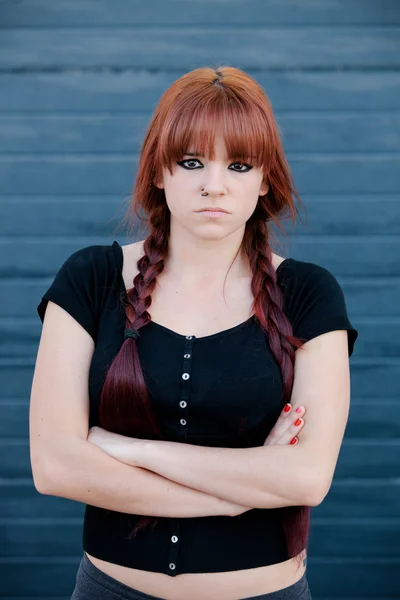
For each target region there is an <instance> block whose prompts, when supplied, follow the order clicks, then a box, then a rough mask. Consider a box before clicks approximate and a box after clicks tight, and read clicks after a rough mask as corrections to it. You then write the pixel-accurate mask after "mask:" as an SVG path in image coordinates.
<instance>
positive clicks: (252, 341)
mask: <svg viewBox="0 0 400 600" xmlns="http://www.w3.org/2000/svg"><path fill="white" fill-rule="evenodd" d="M122 265H123V253H122V248H121V246H120V245H119V244H118V242H117V241H114V242H113V244H112V245H103V246H102V245H93V246H88V247H85V248H82V249H80V250H78V251H77V252H74V253H73V254H72V255H71V256H70V257H69V258H68V259H67V260H66V261H65V262H64V264H63V265H62V266H61V268H60V269H59V271H58V273H57V274H56V276H55V279H54V281H53V283H52V285H51V286H50V288H49V289H48V290H47V292H46V293H45V294H44V296H43V298H42V300H41V302H40V304H39V306H38V307H37V311H38V314H39V316H40V318H41V320H42V321H43V319H44V314H45V310H46V305H47V301H48V300H52V301H53V302H55V303H57V304H59V305H60V306H61V307H62V308H64V309H65V310H66V311H68V313H70V314H71V315H72V316H73V317H74V318H75V319H76V321H78V322H79V323H80V324H81V325H82V327H84V328H85V329H86V331H88V333H89V334H90V335H91V336H92V338H93V340H94V341H95V351H94V355H93V358H92V363H91V367H90V373H89V396H90V417H89V427H92V426H94V425H99V422H98V407H99V399H100V394H101V390H102V386H103V383H104V379H105V373H106V370H107V367H108V366H109V365H110V364H111V361H112V359H113V358H114V356H115V355H116V354H117V352H118V350H119V348H120V347H121V345H122V343H123V341H124V329H125V312H124V309H123V306H122V304H121V303H120V300H119V295H120V293H121V291H122V292H124V293H126V289H125V285H124V281H123V278H122ZM277 280H278V284H279V286H280V287H281V289H282V291H283V292H284V304H283V310H284V312H285V314H286V315H287V316H288V318H289V320H290V322H291V323H292V326H293V334H294V335H296V336H299V337H302V338H305V339H307V340H309V339H311V338H314V337H316V336H318V335H320V334H322V333H326V332H328V331H332V330H335V329H347V330H348V348H349V355H351V354H352V351H353V344H354V342H355V340H356V339H357V336H358V332H357V331H356V330H355V329H354V328H353V327H352V325H351V323H350V321H349V319H348V316H347V311H346V304H345V299H344V296H343V291H342V289H341V287H340V285H339V283H338V282H337V280H336V278H335V277H334V276H333V275H332V274H331V273H330V272H329V271H328V270H327V269H325V268H324V267H321V266H319V265H316V264H314V263H310V262H303V261H300V260H296V259H294V258H287V259H285V260H284V261H283V262H282V263H281V264H280V265H279V267H278V269H277ZM136 343H137V347H138V352H139V357H140V361H141V365H142V368H143V373H144V378H145V382H146V385H147V387H148V390H149V395H150V399H151V401H152V402H154V405H155V407H156V410H157V416H158V420H159V422H160V425H161V427H162V428H163V438H164V439H165V440H169V441H176V442H181V443H187V444H196V445H203V446H213V447H230V448H233V447H236V448H237V447H255V446H261V445H263V443H264V441H265V438H266V437H267V436H268V434H269V432H270V431H271V429H272V427H273V426H274V424H275V422H276V420H277V418H278V416H279V414H280V411H281V409H282V405H281V402H282V378H281V373H280V369H279V367H278V365H277V363H276V361H275V358H274V356H273V355H272V353H271V350H270V348H269V345H268V343H267V339H266V336H265V335H264V333H263V331H262V329H261V328H260V326H259V325H258V323H257V322H256V320H255V316H254V315H253V316H252V317H250V318H249V319H247V320H246V321H244V322H243V323H240V324H239V325H236V326H234V327H230V328H229V329H225V330H223V331H220V332H218V333H214V334H211V335H207V336H202V337H196V336H195V335H189V336H185V335H181V334H179V333H177V332H175V331H172V330H171V329H168V328H167V327H164V326H163V325H160V324H158V323H155V322H154V321H151V322H150V323H149V324H148V325H146V326H145V327H143V328H141V330H140V338H139V339H138V340H137V341H136ZM185 374H186V375H185ZM244 415H245V416H246V419H245V421H244V422H245V427H244V430H243V431H242V435H239V434H238V431H239V428H240V425H241V423H242V419H243V416H244ZM280 510H281V509H280V508H275V509H259V508H256V509H252V510H249V511H247V512H245V513H243V514H241V515H238V516H236V517H230V516H209V517H196V518H182V519H180V518H167V517H158V519H159V522H158V524H157V526H156V527H155V529H154V530H152V529H151V528H147V529H145V530H143V531H139V533H138V534H137V535H136V537H134V538H132V539H127V536H128V533H129V532H130V531H131V530H132V526H133V525H134V524H135V523H136V522H137V520H138V519H140V518H141V515H134V516H133V517H132V515H128V514H123V513H119V512H114V511H106V510H105V509H102V508H98V507H95V506H91V505H86V510H85V518H84V531H83V548H84V550H86V551H87V552H88V553H89V554H92V555H93V556H96V557H98V558H100V559H103V560H106V561H109V562H112V563H117V564H120V565H124V566H127V567H133V568H136V569H142V570H145V571H156V572H159V573H165V574H168V575H171V576H176V575H178V574H181V573H203V572H220V571H233V570H239V569H250V568H255V567H261V566H265V565H270V564H275V563H279V562H282V561H285V560H288V559H289V558H290V557H289V555H288V553H287V549H286V544H285V538H284V533H283V530H282V525H281V520H280V517H279V513H280ZM121 515H122V516H121ZM135 517H137V519H135ZM128 519H130V522H129V524H128Z"/></svg>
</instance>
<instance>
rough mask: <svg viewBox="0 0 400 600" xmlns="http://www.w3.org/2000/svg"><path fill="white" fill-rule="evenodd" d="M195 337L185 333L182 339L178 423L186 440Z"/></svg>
mask: <svg viewBox="0 0 400 600" xmlns="http://www.w3.org/2000/svg"><path fill="white" fill-rule="evenodd" d="M195 339H196V337H195V336H194V335H187V336H186V337H185V341H184V348H183V365H182V375H181V377H182V386H181V395H180V399H179V414H180V418H179V423H180V426H181V433H182V436H181V437H182V438H183V439H184V440H187V428H188V409H189V407H188V399H189V395H190V386H191V374H192V355H193V342H194V340H195Z"/></svg>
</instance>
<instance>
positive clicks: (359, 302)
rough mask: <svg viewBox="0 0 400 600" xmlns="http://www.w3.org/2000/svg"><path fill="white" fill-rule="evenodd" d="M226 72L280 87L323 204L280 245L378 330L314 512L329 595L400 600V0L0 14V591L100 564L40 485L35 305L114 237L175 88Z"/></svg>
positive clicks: (315, 547)
mask: <svg viewBox="0 0 400 600" xmlns="http://www.w3.org/2000/svg"><path fill="white" fill-rule="evenodd" d="M216 63H219V64H229V65H232V66H237V67H240V68H242V69H244V70H245V71H247V72H248V73H249V74H251V75H253V76H254V77H255V78H256V79H257V80H258V81H259V82H260V83H261V84H262V85H263V87H264V89H265V90H266V92H267V94H268V95H269V97H270V99H271V102H272V105H273V108H274V110H275V114H276V117H277V120H278V122H279V125H280V128H281V131H282V135H283V141H284V147H285V150H286V153H287V157H288V160H289V163H290V165H291V168H292V171H293V174H294V177H295V181H296V184H297V188H298V190H299V192H300V195H301V197H302V200H303V202H304V203H305V205H306V206H307V209H308V219H309V220H308V224H307V223H305V215H304V214H303V223H302V224H300V225H299V226H298V227H297V228H296V235H290V232H291V231H292V230H291V228H290V227H289V226H288V232H289V240H290V242H289V244H288V243H287V241H285V252H282V250H281V251H280V252H279V249H277V251H278V252H279V253H280V254H281V255H284V256H294V257H295V258H298V259H300V260H309V261H312V262H316V263H318V264H321V265H323V266H325V267H327V268H328V269H330V270H331V271H332V272H333V273H334V274H335V275H336V276H337V278H338V280H339V282H340V283H341V285H342V286H343V289H344V292H345V295H346V301H347V305H348V311H349V316H350V318H351V320H352V322H353V323H354V326H355V327H356V328H358V329H359V331H360V336H359V339H358V341H357V344H356V348H355V352H354V355H353V356H352V358H351V377H352V405H351V413H350V419H349V423H348V427H347V431H346V435H345V440H344V444H343V448H342V451H341V454H340V458H339V463H338V466H337V471H336V474H335V478H334V482H333V485H332V488H331V490H330V493H329V495H328V497H327V498H326V499H325V501H324V502H323V504H322V505H320V506H319V507H317V508H315V509H314V510H313V521H312V531H311V544H310V556H309V569H308V578H309V581H310V587H311V590H312V592H313V598H314V599H315V600H322V599H325V600H328V599H330V600H336V599H339V598H340V599H345V598H347V599H350V598H351V599H352V600H356V599H357V600H364V599H374V600H378V599H379V600H385V599H389V598H395V597H397V598H400V584H399V578H398V572H399V567H400V551H399V539H400V502H399V496H400V494H399V492H400V452H399V445H400V444H399V440H400V438H399V431H400V419H399V396H400V361H399V357H400V303H399V300H400V240H399V232H400V206H399V191H400V168H399V167H400V159H399V156H400V155H399V150H400V112H399V111H400V71H399V67H400V5H399V2H397V1H396V0H336V1H333V0H320V1H317V2H316V1H315V0H302V1H299V2H296V1H293V0H280V1H279V2H277V1H274V0H252V1H251V0H242V1H239V0H237V1H235V0H230V2H225V1H222V0H221V1H219V0H203V1H202V2H188V1H187V0H170V1H169V2H162V1H161V0H147V1H146V2H135V1H128V0H125V1H124V0H113V2H106V1H105V0H98V1H95V0H80V1H78V0H58V1H57V2H51V0H32V1H31V2H28V1H23V0H22V1H19V2H14V1H11V0H9V1H2V2H1V3H0V293H1V305H0V311H1V312H0V328H1V343H0V353H1V354H0V375H1V386H0V453H1V463H0V492H1V498H0V504H1V505H0V523H1V527H0V565H1V572H2V577H1V584H0V598H3V599H4V598H21V599H22V598H24V599H25V600H28V599H33V598H53V600H55V599H56V598H57V599H58V600H63V599H65V600H66V599H67V598H69V596H70V594H71V591H72V589H73V586H74V580H75V575H76V570H77V566H78V563H79V559H80V556H81V530H82V514H83V506H82V505H81V504H79V503H77V502H73V501H70V500H66V499H62V498H56V497H48V496H47V497H46V496H42V495H40V494H39V493H38V492H37V491H36V490H35V488H34V486H33V483H32V476H31V468H30V459H29V444H28V433H29V432H28V416H29V396H30V388H31V382H32V375H33V369H34V363H35V356H36V351H37V345H38V340H39V335H40V328H41V324H40V321H39V318H38V316H37V314H36V306H37V304H38V302H39V300H40V297H41V295H42V293H43V292H44V291H45V289H47V287H48V285H49V283H50V282H51V281H52V279H53V277H54V274H55V272H56V270H57V269H58V268H59V267H60V266H61V264H62V262H63V261H64V260H65V258H66V257H67V256H68V255H69V254H71V253H72V252H74V251H75V250H77V249H79V248H82V247H84V246H86V245H89V244H97V243H111V241H112V240H113V239H114V235H113V231H114V228H115V227H116V226H117V225H118V223H119V220H120V218H121V217H122V214H123V212H122V211H123V205H124V202H125V199H126V198H127V196H128V195H129V193H130V191H131V189H132V185H133V181H134V175H135V170H136V164H137V159H138V155H137V151H138V148H139V146H140V143H141V140H142V135H143V132H144V128H145V126H146V124H147V121H148V118H149V116H150V113H151V111H152V110H153V109H154V107H155V105H156V103H157V102H158V99H159V97H160V95H161V94H162V92H163V91H164V90H165V89H166V88H167V87H168V86H169V85H170V84H171V83H172V82H173V81H174V80H175V79H177V78H178V77H179V76H181V75H182V74H183V73H185V72H187V71H189V70H191V69H194V68H197V67H199V66H203V65H211V66H213V65H215V64H216ZM117 239H119V241H120V243H128V241H129V240H127V239H126V238H124V237H122V236H117Z"/></svg>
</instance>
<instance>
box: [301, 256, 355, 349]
mask: <svg viewBox="0 0 400 600" xmlns="http://www.w3.org/2000/svg"><path fill="white" fill-rule="evenodd" d="M298 264H299V266H300V268H299V270H298V272H297V274H296V285H295V288H296V289H295V290H294V291H293V296H292V303H291V304H292V305H291V310H290V312H291V315H292V317H291V319H290V320H291V323H292V326H293V335H294V336H296V337H300V338H303V339H306V340H307V341H309V340H311V339H313V338H315V337H317V336H318V335H321V334H323V333H327V332H328V331H334V330H340V329H346V330H347V340H348V351H349V356H351V355H352V353H353V349H354V343H355V341H356V339H357V337H358V331H357V330H356V329H355V328H354V327H353V325H352V324H351V322H350V320H349V317H348V314H347V307H346V301H345V297H344V293H343V290H342V288H341V286H340V284H339V282H338V281H337V279H336V278H335V277H334V275H333V274H332V273H331V272H330V271H328V269H325V268H324V267H322V266H320V265H316V264H314V263H307V262H302V261H298Z"/></svg>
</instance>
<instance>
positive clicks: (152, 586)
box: [30, 67, 358, 600]
mask: <svg viewBox="0 0 400 600" xmlns="http://www.w3.org/2000/svg"><path fill="white" fill-rule="evenodd" d="M293 195H295V196H296V198H297V199H299V197H298V194H297V192H296V191H295V188H294V185H293V182H292V178H291V174H290V171H289V167H288V164H287V162H286V159H285V156H284V152H283V149H282V144H281V141H280V137H279V133H278V127H277V125H276V123H275V120H274V116H273V112H272V109H271V106H270V103H269V101H268V99H267V96H266V95H265V93H264V91H263V90H262V89H261V87H260V86H259V85H258V84H257V83H256V82H255V81H254V80H253V79H252V78H251V77H249V76H248V75H247V74H246V73H244V72H243V71H241V70H240V69H236V68H233V67H221V68H218V69H216V70H214V69H212V68H200V69H196V70H194V71H192V72H190V73H187V74H185V75H184V76H183V77H181V78H180V79H178V80H177V81H176V82H175V83H174V84H173V85H172V86H171V87H170V88H169V89H168V90H167V91H166V92H165V93H164V95H163V96H162V98H161V100H160V102H159V105H158V106H157V108H156V111H155V114H154V116H153V118H152V120H151V122H150V125H149V127H148V130H147V132H146V135H145V138H144V142H143V147H142V151H141V155H140V162H139V167H138V173H137V180H136V185H135V190H134V194H133V198H132V204H131V206H130V208H129V212H128V214H127V217H128V220H129V222H130V223H131V225H132V226H134V225H136V219H142V218H145V220H146V224H147V227H148V233H147V236H146V237H145V239H143V240H141V241H138V242H135V243H132V244H128V245H125V246H121V245H120V244H119V243H118V242H117V241H114V242H113V244H111V245H104V246H101V245H93V246H88V247H86V248H83V249H80V250H78V251H76V252H75V253H74V254H72V255H71V256H70V257H69V258H68V259H67V260H66V261H65V263H64V264H63V265H62V267H61V268H60V270H59V271H58V273H57V275H56V277H55V279H54V281H53V283H52V285H51V286H50V288H49V289H48V290H47V292H46V293H45V294H44V296H43V298H42V300H41V302H40V304H39V306H38V313H39V315H40V318H41V319H42V321H43V328H42V335H41V340H40V345H39V349H38V355H37V362H36V367H35V373H34V378H33V384H32V396H31V408H30V442H31V461H32V470H33V475H34V482H35V486H36V488H37V490H38V491H39V492H41V493H43V494H51V495H55V496H61V497H64V498H70V499H73V500H75V501H78V502H83V503H84V504H85V505H86V510H85V518H84V529H83V550H84V553H83V556H82V560H81V563H80V566H79V569H78V572H77V577H76V587H75V589H74V591H73V594H72V598H73V599H74V600H86V599H89V598H91V599H92V598H97V599H99V600H108V599H110V600H111V599H116V598H120V599H122V598H125V599H126V598H128V599H131V600H139V599H150V598H153V599H159V600H160V599H168V600H204V599H205V598H206V599H207V600H214V599H215V600H235V599H244V598H247V599H250V598H253V599H254V598H258V599H259V600H267V599H268V600H295V599H296V600H306V599H309V598H311V595H310V590H309V587H308V581H307V578H306V573H305V571H306V555H307V544H308V532H309V524H310V507H312V506H316V505H318V504H320V503H321V502H322V500H323V498H324V497H325V496H326V494H327V492H328V490H329V488H330V485H331V481H332V478H333V474H334V470H335V466H336V462H337V458H338V455H339V451H340V446H341V443H342V439H343V435H344V431H345V427H346V423H347V418H348V411H349V400H350V375H349V360H348V357H349V356H350V355H351V353H352V351H353V345H354V342H355V340H356V338H357V335H358V332H357V331H356V330H355V329H354V328H353V327H352V325H351V323H350V321H349V318H348V316H347V311H346V304H345V299H344V296H343V292H342V289H341V287H340V286H339V283H338V282H337V280H336V279H335V277H334V276H333V275H332V274H331V273H330V272H329V271H328V270H327V269H325V268H324V267H322V266H319V265H317V264H315V263H311V262H305V261H300V260H297V259H295V258H291V257H289V258H283V257H281V256H279V255H278V254H275V253H273V252H272V249H271V245H270V236H271V232H270V230H269V223H270V222H275V223H277V224H279V218H280V217H281V215H282V214H284V213H285V212H287V211H289V213H291V215H292V218H294V215H295V208H294V204H293V199H292V196H293ZM139 209H143V210H144V212H145V215H146V216H145V217H142V216H140V214H139V213H140V211H139ZM130 232H132V229H131V230H130ZM45 314H46V318H45V319H44V317H45ZM306 411H307V427H304V418H302V417H304V416H305V412H306ZM300 430H301V437H299V436H298V433H299V432H300Z"/></svg>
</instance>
